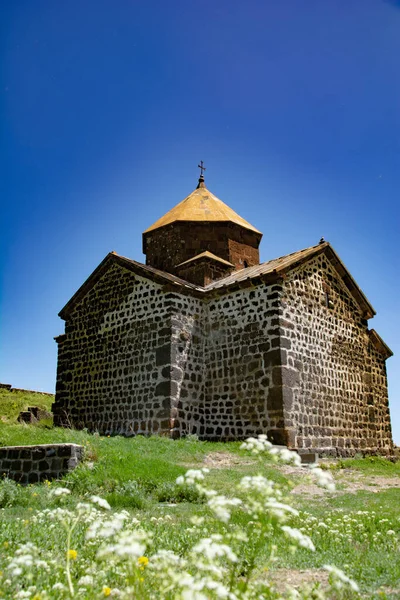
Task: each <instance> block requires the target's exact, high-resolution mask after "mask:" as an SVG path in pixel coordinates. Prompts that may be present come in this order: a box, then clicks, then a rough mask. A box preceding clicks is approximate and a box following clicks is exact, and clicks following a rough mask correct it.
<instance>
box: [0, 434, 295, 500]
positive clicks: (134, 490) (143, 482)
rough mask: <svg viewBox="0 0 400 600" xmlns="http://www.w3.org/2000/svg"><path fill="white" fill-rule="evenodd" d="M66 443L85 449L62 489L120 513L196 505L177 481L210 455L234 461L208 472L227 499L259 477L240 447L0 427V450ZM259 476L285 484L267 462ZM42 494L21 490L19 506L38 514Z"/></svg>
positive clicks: (236, 444) (39, 487)
mask: <svg viewBox="0 0 400 600" xmlns="http://www.w3.org/2000/svg"><path fill="white" fill-rule="evenodd" d="M64 442H70V443H76V444H81V445H83V446H84V448H85V461H84V462H83V464H81V465H80V466H79V467H78V468H77V469H75V470H74V471H72V472H71V473H69V474H68V475H66V477H65V478H64V480H63V482H64V483H63V485H65V486H66V487H68V488H69V489H70V490H71V491H72V492H73V494H74V495H76V496H77V497H79V498H81V497H83V496H84V495H85V494H88V493H91V494H97V495H100V496H104V497H106V498H107V499H108V500H109V502H110V504H111V505H113V506H114V507H118V508H133V507H138V508H141V507H143V506H144V504H146V503H147V504H150V503H152V502H183V501H185V500H189V501H190V502H193V501H196V497H195V496H193V493H192V492H190V491H187V493H186V495H187V497H186V496H185V494H184V493H183V492H182V489H181V488H179V487H178V486H176V485H175V481H176V478H177V477H178V476H179V475H183V474H184V473H185V472H186V471H187V469H188V468H202V467H204V466H206V463H205V458H206V457H207V455H209V454H213V453H218V454H219V455H220V453H223V454H226V455H227V456H228V457H229V456H231V457H232V456H233V457H234V460H235V463H234V468H216V469H211V473H212V479H213V486H214V487H215V489H216V490H218V491H219V492H221V493H227V494H229V493H231V490H232V489H233V488H234V486H235V485H236V484H237V483H238V482H239V481H240V479H241V478H242V477H243V476H244V475H253V474H257V473H258V472H259V470H260V465H259V463H258V461H257V460H256V459H253V458H251V457H250V458H249V457H248V456H247V455H244V452H243V451H242V450H240V442H231V443H226V444H225V443H211V442H200V441H196V440H192V441H186V440H171V439H169V438H164V437H156V436H154V437H151V438H145V437H142V436H137V437H136V438H124V437H120V436H115V437H102V436H98V435H91V434H89V433H87V432H84V431H75V430H72V431H71V430H69V429H62V428H53V429H41V428H39V427H36V426H32V425H6V424H4V423H3V424H0V445H2V446H16V445H23V444H25V445H30V444H50V443H64ZM263 470H264V471H265V472H266V474H267V475H268V476H269V477H270V478H271V479H273V480H275V481H277V482H282V483H284V482H286V481H287V480H286V477H285V476H284V475H282V474H281V473H280V472H279V471H277V470H276V469H275V468H274V467H273V466H272V462H271V461H268V459H265V460H264V466H263ZM132 482H133V483H132ZM32 488H35V494H36V495H35V496H32V492H30V490H31V489H32ZM42 490H43V486H42V485H36V486H29V487H27V488H20V492H19V502H28V500H29V502H30V504H31V506H35V507H36V506H38V507H41V508H42V499H41V496H42ZM24 497H26V499H25V501H24V500H23V498H24ZM46 501H47V500H46Z"/></svg>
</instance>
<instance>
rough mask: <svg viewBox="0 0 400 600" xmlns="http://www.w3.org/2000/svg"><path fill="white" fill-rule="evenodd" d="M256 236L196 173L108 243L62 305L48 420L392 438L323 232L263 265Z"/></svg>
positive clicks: (204, 434)
mask: <svg viewBox="0 0 400 600" xmlns="http://www.w3.org/2000/svg"><path fill="white" fill-rule="evenodd" d="M261 237H262V234H261V233H260V232H259V231H258V230H257V229H256V228H255V227H253V226H252V225H250V223H248V222H247V221H245V220H244V219H242V218H241V217H240V216H239V215H237V214H236V213H235V212H234V211H233V210H232V209H231V208H229V207H228V206H227V205H226V204H224V203H223V202H222V201H221V200H219V199H218V198H216V197H215V196H214V195H213V194H212V193H211V192H210V191H209V190H208V189H207V188H206V186H205V183H204V178H203V176H201V177H200V179H199V184H198V186H197V188H196V189H195V190H194V191H193V192H192V193H191V194H190V195H189V196H188V197H187V198H185V199H184V200H183V201H182V202H181V203H180V204H178V205H177V206H176V207H175V208H173V209H172V210H171V211H169V212H168V213H167V214H166V215H164V216H163V217H162V218H161V219H160V220H159V221H157V222H156V223H155V224H154V225H152V226H151V227H149V229H147V230H146V231H145V232H144V234H143V249H144V253H145V254H146V264H142V263H139V262H136V261H134V260H131V259H128V258H125V257H123V256H120V255H118V254H116V253H114V252H111V253H110V254H108V255H107V256H106V257H105V259H104V260H103V261H102V263H101V264H100V265H99V266H98V267H97V268H96V269H95V271H94V272H93V273H92V274H91V275H90V277H89V278H88V279H87V281H86V282H85V283H84V284H83V285H82V286H81V288H80V289H79V290H78V291H77V292H76V294H75V295H74V296H73V297H72V298H71V300H70V301H69V302H68V303H67V304H66V305H65V307H64V308H63V309H62V310H61V312H60V317H61V318H62V319H64V320H65V333H64V334H62V335H60V336H58V337H57V338H56V341H57V343H58V368H57V386H56V399H55V403H54V405H53V412H54V420H55V424H56V425H61V426H75V427H77V428H82V427H86V428H88V429H89V430H90V431H98V432H100V433H101V434H109V435H112V434H120V435H127V436H129V435H138V434H142V435H151V434H158V435H165V436H170V437H172V438H179V437H181V436H185V435H188V434H196V435H198V436H199V438H200V439H208V440H237V439H243V438H246V437H248V436H251V435H257V434H259V433H266V434H267V435H268V436H269V438H270V439H271V441H273V442H275V443H279V444H285V445H288V446H289V447H290V448H292V449H297V450H298V451H299V452H300V453H302V452H309V451H311V450H312V451H313V452H319V453H324V454H327V455H334V456H335V455H337V456H351V455H353V454H355V453H356V452H363V453H381V454H389V453H391V451H392V448H393V444H392V437H391V425H390V414H389V406H388V392H387V377H386V359H387V358H388V357H389V356H391V354H392V353H391V351H390V349H389V348H388V347H387V346H386V344H385V343H384V342H383V340H382V339H381V338H380V336H379V335H378V334H377V333H376V332H375V331H374V330H373V329H369V327H368V320H369V319H371V318H372V317H373V316H374V314H375V312H374V309H373V308H372V306H371V304H370V303H369V302H368V300H367V298H366V297H365V295H364V294H363V292H362V291H361V290H360V288H359V287H358V286H357V284H356V282H355V281H354V279H353V278H352V276H351V275H350V273H349V272H348V270H347V269H346V267H345V266H344V264H343V263H342V261H341V260H340V258H339V257H338V255H337V254H336V252H335V250H334V249H333V248H332V246H331V245H330V244H329V243H328V242H325V241H324V240H321V242H320V243H319V244H317V245H316V246H311V247H309V248H306V249H304V250H300V251H298V252H295V253H293V254H289V255H287V256H283V257H280V258H277V259H274V260H271V261H268V262H265V263H262V264H260V262H259V244H260V241H261Z"/></svg>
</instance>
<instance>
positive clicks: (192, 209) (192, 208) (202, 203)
mask: <svg viewBox="0 0 400 600" xmlns="http://www.w3.org/2000/svg"><path fill="white" fill-rule="evenodd" d="M175 221H195V222H199V221H200V222H208V223H209V222H215V221H219V222H231V223H236V225H240V226H241V227H245V228H246V229H249V230H250V231H255V232H256V233H260V234H261V232H260V231H258V229H256V228H255V227H253V225H250V223H248V222H247V221H246V220H245V219H243V218H242V217H241V216H240V215H238V214H237V213H236V212H235V211H234V210H232V208H230V207H229V206H228V205H227V204H225V202H222V200H220V199H219V198H217V196H214V194H212V193H211V192H210V190H208V189H207V188H206V186H205V183H204V179H203V178H202V177H200V179H199V185H198V186H197V188H196V189H195V190H194V191H193V192H192V193H191V194H189V196H187V197H186V198H185V199H184V200H182V202H179V204H177V205H176V206H174V208H172V209H171V210H170V211H168V212H167V213H166V214H165V215H164V216H163V217H161V218H160V219H158V221H156V222H155V223H153V225H151V226H150V227H148V229H146V231H145V232H144V233H148V232H149V231H154V230H155V229H159V228H160V227H164V226H165V225H169V224H170V223H174V222H175Z"/></svg>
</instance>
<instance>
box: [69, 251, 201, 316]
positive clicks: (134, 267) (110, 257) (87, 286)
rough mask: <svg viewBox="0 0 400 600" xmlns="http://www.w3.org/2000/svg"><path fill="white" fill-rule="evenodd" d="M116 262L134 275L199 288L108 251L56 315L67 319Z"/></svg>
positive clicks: (189, 287)
mask: <svg viewBox="0 0 400 600" xmlns="http://www.w3.org/2000/svg"><path fill="white" fill-rule="evenodd" d="M113 264H118V265H120V266H121V267H123V268H125V269H128V270H130V271H132V273H135V274H136V275H140V276H142V277H147V278H148V279H152V280H153V281H156V282H158V283H161V284H164V285H165V284H172V285H176V286H178V287H179V288H180V289H181V290H182V289H187V290H191V291H196V290H201V289H202V288H199V287H198V286H195V285H193V284H192V283H189V282H188V281H185V280H184V279H181V278H180V277H177V276H176V275H171V273H165V272H164V271H160V270H159V269H155V268H154V267H150V266H149V265H144V264H142V263H139V262H136V261H135V260H132V259H130V258H126V257H125V256H121V255H120V254H117V253H116V252H109V253H108V254H107V256H106V257H105V258H104V259H103V260H102V261H101V263H100V264H99V266H98V267H96V269H95V270H94V271H93V273H91V275H89V277H88V278H87V279H86V281H85V282H84V283H83V284H82V285H81V287H80V288H79V289H78V290H77V291H76V292H75V294H74V295H73V296H72V298H71V299H70V300H69V301H68V302H67V304H66V305H65V306H64V307H63V308H62V309H61V310H60V312H59V313H58V316H59V317H61V318H62V319H64V320H65V319H67V318H68V315H69V314H70V313H71V311H72V310H73V308H74V307H75V306H76V305H77V304H78V302H80V301H81V300H82V299H83V298H84V297H85V296H86V294H87V293H88V292H89V291H90V290H91V289H92V287H93V286H94V285H95V284H96V283H97V281H99V279H100V278H101V277H102V276H103V275H104V274H105V273H106V271H108V269H109V268H110V267H111V266H112V265H113Z"/></svg>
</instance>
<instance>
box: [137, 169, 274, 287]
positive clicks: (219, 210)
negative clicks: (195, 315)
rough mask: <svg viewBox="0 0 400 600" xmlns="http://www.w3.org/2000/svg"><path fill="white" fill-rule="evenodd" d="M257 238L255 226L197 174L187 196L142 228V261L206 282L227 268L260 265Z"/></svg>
mask: <svg viewBox="0 0 400 600" xmlns="http://www.w3.org/2000/svg"><path fill="white" fill-rule="evenodd" d="M199 166H200V165H199ZM200 168H202V170H204V167H203V166H201V167H200ZM261 237H262V233H261V232H260V231H258V229H256V228H255V227H253V225H250V223H248V222H247V221H246V220H245V219H243V218H242V217H241V216H240V215H238V214H237V213H236V212H235V211H234V210H232V209H231V208H230V207H229V206H228V205H227V204H225V203H224V202H222V200H220V199H219V198H217V197H216V196H214V194H212V193H211V192H210V191H209V190H208V189H207V188H206V185H205V183H204V177H203V175H201V176H200V179H199V183H198V186H197V188H196V189H195V190H194V191H193V192H192V193H191V194H189V196H187V197H186V198H185V199H184V200H182V202H180V203H179V204H177V205H176V206H174V208H172V209H171V210H170V211H168V212H167V213H166V214H165V215H164V216H162V217H161V218H160V219H158V221H156V222H155V223H153V225H151V227H149V228H148V229H146V231H145V232H144V233H143V252H144V254H146V264H147V265H151V266H152V267H155V268H156V269H160V270H161V271H166V272H168V273H175V274H177V275H180V276H182V277H183V278H186V279H187V280H188V281H193V282H195V283H199V281H204V282H207V283H209V281H210V280H212V279H213V278H215V277H221V276H222V275H223V274H226V273H227V272H229V271H231V270H232V269H234V270H239V269H243V268H246V267H251V266H254V265H256V264H259V262H260V255H259V250H258V246H259V244H260V241H261ZM211 257H212V258H211ZM188 261H189V262H188ZM222 264H225V267H224V269H223V272H222V271H221V269H222ZM206 271H207V273H206ZM211 271H212V273H211Z"/></svg>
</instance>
